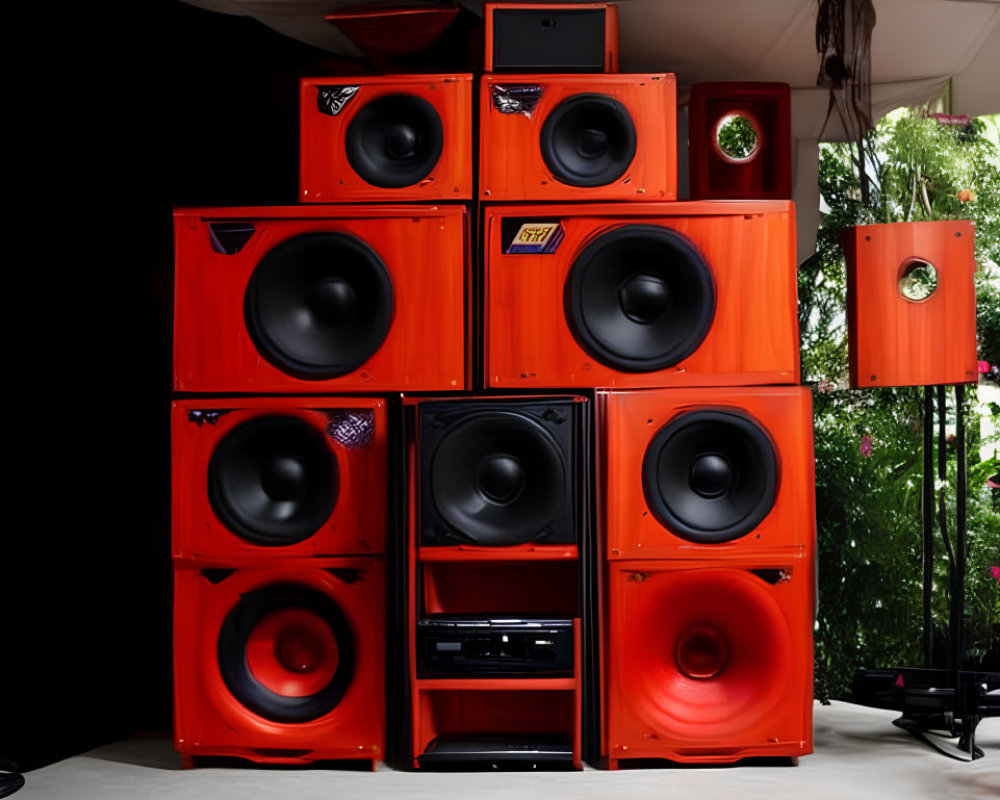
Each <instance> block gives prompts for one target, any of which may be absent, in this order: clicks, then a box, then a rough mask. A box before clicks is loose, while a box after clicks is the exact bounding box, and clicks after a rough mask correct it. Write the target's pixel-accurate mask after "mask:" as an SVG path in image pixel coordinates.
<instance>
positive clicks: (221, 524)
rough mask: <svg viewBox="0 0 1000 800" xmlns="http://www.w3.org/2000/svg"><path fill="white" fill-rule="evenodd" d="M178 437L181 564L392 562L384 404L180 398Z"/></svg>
mask: <svg viewBox="0 0 1000 800" xmlns="http://www.w3.org/2000/svg"><path fill="white" fill-rule="evenodd" d="M172 428H173V431H172V437H173V477H174V485H173V553H174V556H177V557H187V558H192V557H194V558H224V559H230V560H233V561H251V562H260V561H265V562H268V563H272V564H273V563H274V560H275V559H276V558H279V557H282V558H283V557H287V556H335V555H351V554H372V553H384V552H385V530H386V503H387V501H388V492H387V486H386V480H387V469H388V467H387V440H388V419H387V414H386V404H385V401H384V400H377V399H357V398H350V397H343V398H329V397H315V398H312V397H309V398H305V397H271V398H242V399H238V400H237V399H211V400H177V401H175V402H174V404H173V420H172Z"/></svg>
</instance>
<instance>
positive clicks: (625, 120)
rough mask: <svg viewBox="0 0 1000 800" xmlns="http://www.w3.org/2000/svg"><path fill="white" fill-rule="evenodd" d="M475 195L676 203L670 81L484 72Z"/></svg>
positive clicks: (503, 198)
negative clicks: (477, 177)
mask: <svg viewBox="0 0 1000 800" xmlns="http://www.w3.org/2000/svg"><path fill="white" fill-rule="evenodd" d="M479 103H480V105H479V109H480V117H479V197H480V199H482V200H489V201H525V200H575V201H580V200H618V201H620V200H647V201H653V200H675V199H676V198H677V142H676V122H677V119H676V117H677V114H676V85H675V80H674V76H673V75H669V74H661V75H536V74H519V75H503V76H500V75H486V76H485V77H484V78H483V80H482V86H481V89H480V101H479Z"/></svg>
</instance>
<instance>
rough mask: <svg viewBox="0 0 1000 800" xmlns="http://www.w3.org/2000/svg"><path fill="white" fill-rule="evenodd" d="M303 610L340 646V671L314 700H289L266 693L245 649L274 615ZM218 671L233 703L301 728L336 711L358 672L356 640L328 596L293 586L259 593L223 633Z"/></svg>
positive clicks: (244, 601)
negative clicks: (280, 612) (324, 626)
mask: <svg viewBox="0 0 1000 800" xmlns="http://www.w3.org/2000/svg"><path fill="white" fill-rule="evenodd" d="M291 609H302V610H304V611H308V612H311V613H313V614H315V615H316V616H318V617H320V618H321V619H322V620H323V621H324V622H325V623H326V625H327V626H328V627H329V630H330V633H331V634H332V636H333V639H334V640H335V641H336V645H337V665H336V668H335V670H334V672H333V675H332V677H331V678H330V680H329V682H328V683H327V684H326V685H325V686H323V687H322V688H321V689H320V690H319V691H317V692H314V693H312V694H307V695H301V696H291V695H283V694H278V693H277V692H274V691H272V690H271V689H269V688H267V687H266V686H265V685H264V684H263V683H261V682H260V681H259V680H258V679H257V678H256V677H255V676H254V674H253V671H252V670H251V669H250V665H249V662H248V659H247V644H248V642H249V640H250V637H251V634H252V633H253V630H254V628H255V627H256V626H257V624H258V623H260V622H261V620H263V619H264V618H265V617H266V616H267V615H268V614H270V613H272V612H275V611H285V610H291ZM218 661H219V671H220V673H221V675H222V680H223V681H224V682H225V684H226V687H227V688H228V689H229V691H230V692H231V693H232V695H233V697H235V698H236V699H237V700H239V701H240V703H242V704H243V705H244V706H246V707H247V708H249V709H250V710H251V711H253V712H254V713H255V714H258V715H260V716H262V717H264V718H265V719H269V720H272V721H274V722H283V723H302V722H310V721H311V720H314V719H319V718H320V717H322V716H325V715H326V714H329V713H330V712H331V711H333V709H334V708H336V707H337V705H338V704H339V703H340V701H341V700H342V699H343V697H344V694H345V693H346V692H347V689H348V688H349V687H350V685H351V681H352V679H353V678H354V669H355V648H354V636H353V635H352V633H351V626H350V624H349V623H348V621H347V618H346V617H345V616H344V612H343V611H342V610H341V609H340V606H338V605H337V604H336V603H335V602H334V601H333V600H332V599H331V598H329V597H327V596H326V595H325V594H323V593H321V592H318V591H316V590H315V589H311V588H309V587H305V586H298V585H295V584H275V585H273V586H267V587H264V588H262V589H255V590H254V591H252V592H248V593H247V594H245V595H243V596H242V597H241V598H240V601H239V603H237V604H236V605H235V606H234V607H233V608H232V610H230V612H229V613H228V614H227V615H226V619H225V621H224V622H223V624H222V628H221V630H220V632H219V642H218Z"/></svg>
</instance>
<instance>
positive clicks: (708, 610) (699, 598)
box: [615, 568, 795, 742]
mask: <svg viewBox="0 0 1000 800" xmlns="http://www.w3.org/2000/svg"><path fill="white" fill-rule="evenodd" d="M628 586H629V587H630V590H629V597H628V599H627V601H626V602H627V607H626V608H623V610H622V613H621V614H619V615H617V617H616V619H618V620H620V626H621V627H620V632H619V633H618V634H617V635H618V636H619V637H620V640H619V641H617V642H616V643H615V646H616V648H617V649H618V652H621V653H627V654H628V656H627V657H626V658H622V659H621V670H622V674H621V675H620V677H619V678H617V679H616V682H617V683H618V685H619V686H621V687H623V689H624V690H625V691H627V692H628V694H629V695H630V697H629V700H630V706H631V707H632V708H633V709H635V711H636V712H637V713H638V714H639V715H640V716H641V717H642V718H643V720H644V721H645V722H646V724H648V725H649V726H650V728H651V729H652V730H654V731H656V732H657V733H660V734H661V735H662V734H666V735H667V736H668V737H669V738H675V737H676V738H678V739H681V740H685V741H686V740H690V741H692V742H694V741H698V740H703V739H706V738H708V739H717V738H718V737H730V738H735V737H737V736H738V734H739V732H740V731H742V730H744V729H745V728H747V727H749V726H752V725H754V724H757V723H759V722H760V721H761V720H764V719H766V718H767V717H768V715H769V714H770V713H771V712H772V710H773V709H774V707H775V705H776V704H777V703H778V702H780V700H781V697H782V694H783V692H784V691H786V690H787V688H788V680H789V676H790V675H791V673H792V671H793V669H794V668H795V667H794V664H795V662H794V660H793V652H792V638H791V634H790V633H789V625H788V621H787V619H786V618H785V615H784V612H783V611H782V608H781V606H780V604H779V603H778V601H777V600H776V599H775V597H774V596H773V595H772V593H770V592H769V589H770V587H769V586H768V585H767V584H766V583H765V582H764V581H763V580H761V579H760V578H757V577H755V576H754V575H752V574H751V573H749V572H744V571H742V570H738V569H722V568H718V569H698V570H679V571H674V572H660V573H653V574H652V575H650V576H649V577H647V579H646V580H644V581H642V582H641V583H629V584H628Z"/></svg>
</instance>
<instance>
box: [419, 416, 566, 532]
mask: <svg viewBox="0 0 1000 800" xmlns="http://www.w3.org/2000/svg"><path fill="white" fill-rule="evenodd" d="M563 462H564V456H563V453H562V451H561V449H560V447H559V445H558V444H557V442H556V441H555V439H553V438H552V436H551V434H549V432H548V431H547V430H545V428H544V426H542V425H541V424H539V423H538V422H537V421H535V420H533V419H531V418H529V417H526V416H523V415H521V414H517V413H513V412H506V411H490V412H484V413H482V414H476V415H471V416H469V417H466V418H464V419H463V420H462V421H461V422H459V423H458V424H456V425H455V426H454V427H453V428H451V429H450V430H449V431H448V432H447V433H446V434H445V435H444V437H443V438H442V439H441V441H440V442H439V443H438V445H437V448H436V449H435V451H434V454H433V455H432V457H431V469H430V475H429V480H430V482H431V487H430V488H431V496H432V498H433V502H434V507H435V509H436V510H437V513H438V515H439V516H440V517H441V518H442V519H443V520H444V521H445V522H446V523H447V524H448V525H450V526H451V527H453V528H454V529H455V531H456V533H458V534H460V535H461V536H463V537H464V538H467V539H468V540H469V541H470V542H474V543H475V544H479V545H485V546H490V547H500V546H505V545H514V544H523V543H525V542H531V541H535V540H537V539H540V538H544V537H545V535H547V534H548V532H549V526H550V525H551V524H552V522H553V521H554V520H555V518H556V517H557V516H558V515H559V513H560V511H561V509H562V508H563V506H564V504H565V502H566V498H565V497H564V493H565V485H566V482H565V470H566V465H565V464H564V463H563Z"/></svg>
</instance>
